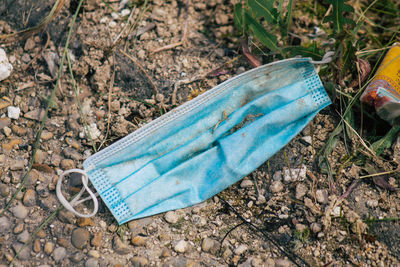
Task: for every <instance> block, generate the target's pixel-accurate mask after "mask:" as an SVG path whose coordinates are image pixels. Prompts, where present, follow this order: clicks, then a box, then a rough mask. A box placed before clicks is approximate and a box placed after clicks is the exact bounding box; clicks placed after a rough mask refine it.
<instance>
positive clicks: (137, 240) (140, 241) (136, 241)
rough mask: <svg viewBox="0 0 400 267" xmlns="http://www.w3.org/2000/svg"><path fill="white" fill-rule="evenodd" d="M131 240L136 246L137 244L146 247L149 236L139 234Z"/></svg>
mask: <svg viewBox="0 0 400 267" xmlns="http://www.w3.org/2000/svg"><path fill="white" fill-rule="evenodd" d="M131 242H132V245H134V246H137V247H139V246H143V247H144V246H146V242H147V238H146V237H143V236H140V235H137V236H134V237H132V239H131Z"/></svg>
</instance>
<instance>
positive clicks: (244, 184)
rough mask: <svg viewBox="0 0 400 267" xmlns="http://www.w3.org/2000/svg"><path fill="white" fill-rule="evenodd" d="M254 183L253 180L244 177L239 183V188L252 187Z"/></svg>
mask: <svg viewBox="0 0 400 267" xmlns="http://www.w3.org/2000/svg"><path fill="white" fill-rule="evenodd" d="M253 186H254V183H253V181H251V180H249V179H244V180H243V181H242V182H241V183H240V187H241V188H250V187H253Z"/></svg>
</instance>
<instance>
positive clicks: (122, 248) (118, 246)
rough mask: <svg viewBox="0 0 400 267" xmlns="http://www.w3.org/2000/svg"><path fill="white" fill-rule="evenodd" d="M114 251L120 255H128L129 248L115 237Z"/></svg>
mask: <svg viewBox="0 0 400 267" xmlns="http://www.w3.org/2000/svg"><path fill="white" fill-rule="evenodd" d="M113 249H114V250H115V252H117V253H118V254H120V255H124V254H128V253H129V247H128V246H127V245H125V244H124V243H123V242H122V240H121V239H120V238H119V237H118V236H116V235H115V236H114V240H113Z"/></svg>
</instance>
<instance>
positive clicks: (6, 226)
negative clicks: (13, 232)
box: [0, 216, 11, 234]
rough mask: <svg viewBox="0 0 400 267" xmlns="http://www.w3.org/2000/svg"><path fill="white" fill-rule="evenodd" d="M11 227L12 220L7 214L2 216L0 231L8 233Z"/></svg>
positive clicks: (0, 218)
mask: <svg viewBox="0 0 400 267" xmlns="http://www.w3.org/2000/svg"><path fill="white" fill-rule="evenodd" d="M10 228H11V222H10V220H9V219H8V218H7V217H5V216H2V217H0V233H2V234H5V233H8V232H9V230H10Z"/></svg>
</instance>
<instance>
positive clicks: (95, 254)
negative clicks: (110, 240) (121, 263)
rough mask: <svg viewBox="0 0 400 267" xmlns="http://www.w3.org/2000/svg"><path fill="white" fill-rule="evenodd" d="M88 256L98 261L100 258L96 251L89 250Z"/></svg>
mask: <svg viewBox="0 0 400 267" xmlns="http://www.w3.org/2000/svg"><path fill="white" fill-rule="evenodd" d="M88 256H89V257H93V258H96V259H98V258H100V253H99V252H98V251H97V250H90V251H89V252H88Z"/></svg>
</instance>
